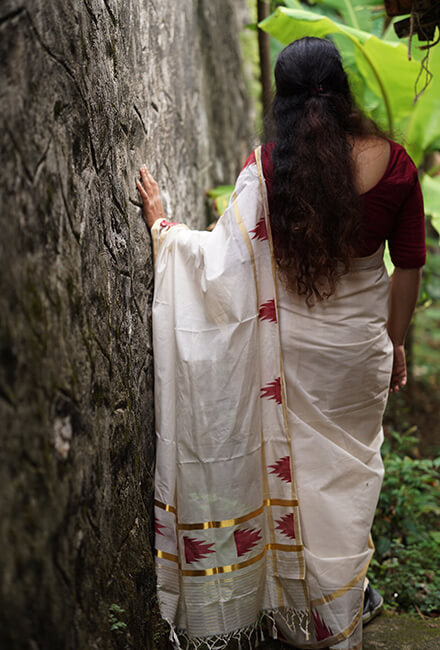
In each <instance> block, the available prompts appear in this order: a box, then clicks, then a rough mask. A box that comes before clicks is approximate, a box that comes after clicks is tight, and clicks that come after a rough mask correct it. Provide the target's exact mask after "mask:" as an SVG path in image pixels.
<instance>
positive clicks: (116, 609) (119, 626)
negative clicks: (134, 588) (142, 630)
mask: <svg viewBox="0 0 440 650" xmlns="http://www.w3.org/2000/svg"><path fill="white" fill-rule="evenodd" d="M108 609H109V614H108V621H109V623H110V629H111V631H112V632H116V634H123V633H124V632H125V631H126V629H127V623H124V621H122V620H121V616H122V614H125V609H122V607H120V606H119V605H117V604H116V603H113V604H112V605H110V607H109V608H108Z"/></svg>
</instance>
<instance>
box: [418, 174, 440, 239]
mask: <svg viewBox="0 0 440 650" xmlns="http://www.w3.org/2000/svg"><path fill="white" fill-rule="evenodd" d="M421 185H422V192H423V201H424V204H425V212H426V214H428V215H430V216H431V223H432V225H433V226H434V228H435V229H436V231H437V232H438V233H439V234H440V176H434V177H432V176H429V174H425V175H424V176H423V178H422V180H421Z"/></svg>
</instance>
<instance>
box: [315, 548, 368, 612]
mask: <svg viewBox="0 0 440 650" xmlns="http://www.w3.org/2000/svg"><path fill="white" fill-rule="evenodd" d="M369 564H370V560H369V559H368V561H367V563H366V564H365V565H364V566H363V567H362V569H361V570H360V571H359V573H357V574H356V575H355V576H354V578H352V580H350V582H347V584H346V585H344V586H343V587H341V588H340V589H337V590H336V591H333V592H332V593H331V594H328V595H327V596H323V597H322V598H316V599H315V600H312V602H311V603H310V604H311V606H312V607H318V605H324V603H331V601H332V600H335V599H336V598H339V596H342V595H343V594H345V593H347V591H349V590H350V589H351V588H352V587H354V586H355V584H357V583H358V582H359V580H360V579H361V578H365V574H366V573H367V569H368V566H369Z"/></svg>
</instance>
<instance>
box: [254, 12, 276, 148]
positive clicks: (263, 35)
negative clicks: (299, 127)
mask: <svg viewBox="0 0 440 650" xmlns="http://www.w3.org/2000/svg"><path fill="white" fill-rule="evenodd" d="M269 13H270V7H269V2H267V1H266V0H257V16H258V22H261V21H262V20H264V19H265V18H267V17H268V16H269ZM258 51H259V54H260V71H261V99H262V105H263V126H264V139H265V141H266V142H269V140H271V139H272V137H273V133H272V131H273V127H272V120H271V112H272V101H273V92H272V63H271V60H270V37H269V34H268V33H267V32H263V30H262V29H258Z"/></svg>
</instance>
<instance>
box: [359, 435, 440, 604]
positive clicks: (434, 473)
mask: <svg viewBox="0 0 440 650" xmlns="http://www.w3.org/2000/svg"><path fill="white" fill-rule="evenodd" d="M417 443H418V439H417V438H416V437H414V436H412V435H411V431H410V432H408V433H406V434H403V435H399V434H397V433H393V435H392V440H391V441H386V442H385V443H384V448H383V452H384V464H385V479H384V484H383V487H382V492H381V496H380V499H379V504H378V507H377V512H376V518H375V521H374V525H373V531H372V533H373V538H374V540H375V544H376V553H375V556H374V558H373V560H372V563H371V567H370V578H371V580H372V581H373V583H374V585H375V587H377V588H378V589H379V590H380V591H381V592H382V593H383V595H384V599H385V603H386V604H387V605H388V606H390V607H392V608H395V609H399V610H402V611H421V612H424V613H426V614H433V613H435V612H438V611H440V532H439V531H438V528H436V526H438V524H437V522H438V517H439V515H440V474H439V469H440V458H437V459H435V460H430V459H422V460H418V459H414V458H411V457H410V456H409V454H410V453H412V451H413V449H414V447H416V446H417Z"/></svg>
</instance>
